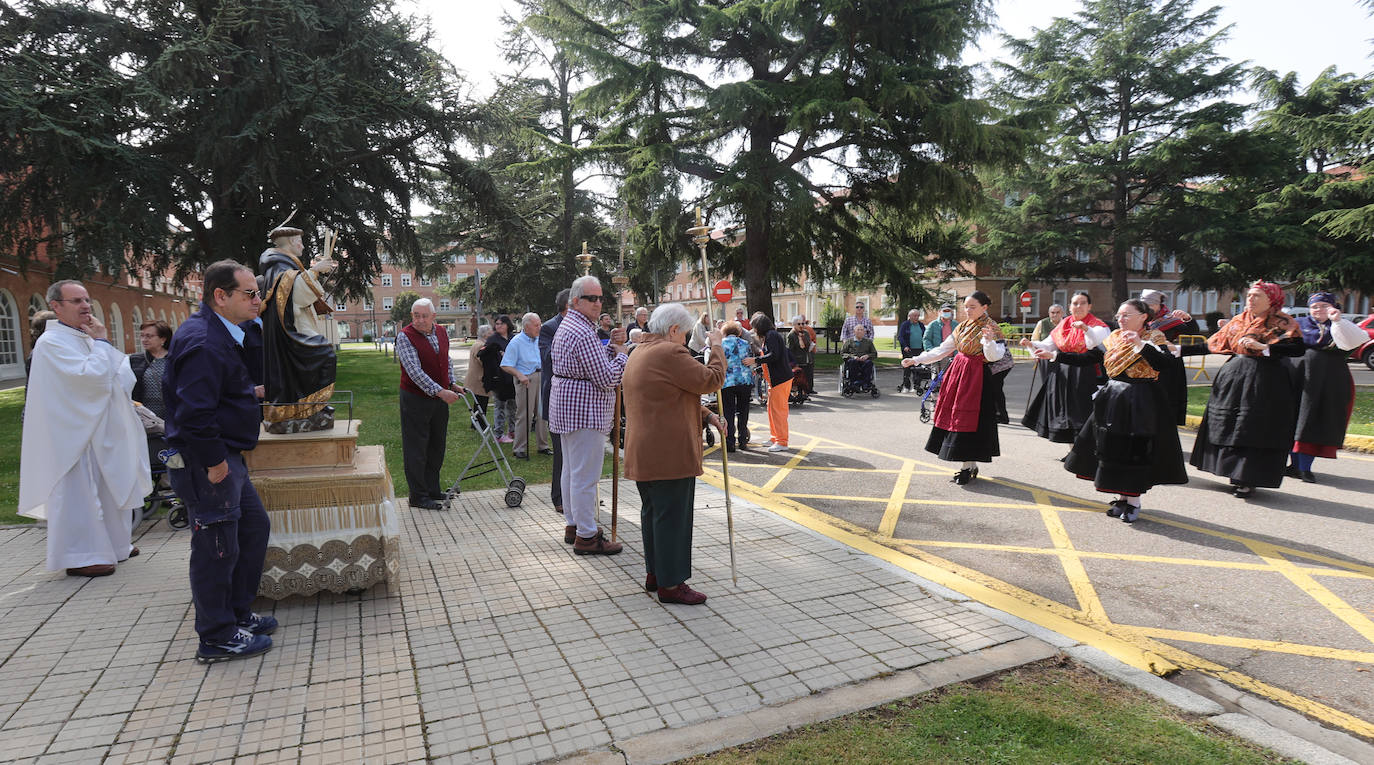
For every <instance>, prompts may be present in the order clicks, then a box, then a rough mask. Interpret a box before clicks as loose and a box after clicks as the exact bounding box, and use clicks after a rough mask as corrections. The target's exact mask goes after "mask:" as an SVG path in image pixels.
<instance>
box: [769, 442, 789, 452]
mask: <svg viewBox="0 0 1374 765" xmlns="http://www.w3.org/2000/svg"><path fill="white" fill-rule="evenodd" d="M768 451H770V452H785V451H787V447H786V446H783V445H782V444H780V443H777V442H774V443H773V445H772V446H770V447H768Z"/></svg>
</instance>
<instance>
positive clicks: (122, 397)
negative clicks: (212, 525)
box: [19, 280, 152, 576]
mask: <svg viewBox="0 0 1374 765" xmlns="http://www.w3.org/2000/svg"><path fill="white" fill-rule="evenodd" d="M47 297H48V304H49V306H50V307H51V308H52V310H53V311H54V312H55V313H56V314H57V319H55V320H49V321H48V326H47V329H46V330H45V331H44V332H43V335H42V336H41V337H39V338H38V342H37V343H36V344H35V345H34V351H33V369H32V371H31V372H30V373H29V383H28V397H27V403H26V404H25V407H24V443H23V451H22V452H21V454H20V467H19V514H20V515H24V516H27V517H29V518H34V519H37V520H46V521H47V522H48V570H49V571H62V570H64V569H65V570H66V572H67V573H68V574H70V575H72V576H106V575H109V574H112V573H114V570H115V564H116V563H118V562H119V561H122V560H125V559H127V558H129V557H130V556H131V555H137V554H138V553H137V548H135V547H133V545H132V544H131V543H130V537H131V535H132V533H133V511H134V509H135V508H137V507H139V506H140V505H142V504H143V498H144V497H145V496H146V495H147V494H148V493H149V492H150V491H152V480H151V477H150V474H149V469H148V447H147V441H146V437H145V436H144V433H143V426H142V425H141V424H140V422H139V419H138V415H137V414H136V413H135V412H134V407H133V402H132V400H131V399H130V397H129V395H130V392H131V391H132V390H133V386H134V373H133V370H131V369H130V368H129V359H128V357H127V356H125V355H124V354H123V353H120V352H119V350H118V349H117V348H115V347H114V346H113V345H111V344H110V342H109V341H108V340H107V339H106V330H105V327H104V325H102V324H101V323H100V322H99V321H98V320H97V319H96V318H95V317H94V316H93V315H92V314H91V299H90V295H89V294H88V293H87V292H86V288H85V287H83V286H81V283H80V282H76V281H71V280H64V281H60V282H56V283H54V284H53V285H52V287H50V288H49V289H48V295H47Z"/></svg>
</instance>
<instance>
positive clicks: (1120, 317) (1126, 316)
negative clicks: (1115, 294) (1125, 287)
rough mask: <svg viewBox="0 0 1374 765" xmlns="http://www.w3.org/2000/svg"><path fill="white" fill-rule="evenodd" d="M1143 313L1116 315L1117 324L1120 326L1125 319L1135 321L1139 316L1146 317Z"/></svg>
mask: <svg viewBox="0 0 1374 765" xmlns="http://www.w3.org/2000/svg"><path fill="white" fill-rule="evenodd" d="M1144 315H1145V314H1143V313H1119V314H1117V315H1116V323H1117V324H1120V323H1121V322H1122V320H1123V319H1134V318H1135V317H1137V316H1144Z"/></svg>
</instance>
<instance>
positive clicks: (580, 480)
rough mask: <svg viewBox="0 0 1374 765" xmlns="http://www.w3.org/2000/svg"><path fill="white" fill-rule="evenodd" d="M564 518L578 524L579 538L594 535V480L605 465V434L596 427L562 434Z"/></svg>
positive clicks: (599, 476) (598, 476) (599, 477)
mask: <svg viewBox="0 0 1374 765" xmlns="http://www.w3.org/2000/svg"><path fill="white" fill-rule="evenodd" d="M560 439H561V442H562V444H563V476H562V478H563V485H562V489H563V521H564V523H566V524H567V525H569V526H576V527H577V535H578V536H579V537H592V536H595V535H596V511H597V495H596V490H597V482H598V481H600V480H601V468H602V466H603V465H604V464H605V459H606V452H605V445H606V434H605V433H602V432H601V431H599V430H574V431H572V432H571V433H564V434H563V435H562V436H561V437H560Z"/></svg>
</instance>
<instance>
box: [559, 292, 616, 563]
mask: <svg viewBox="0 0 1374 765" xmlns="http://www.w3.org/2000/svg"><path fill="white" fill-rule="evenodd" d="M601 298H602V294H601V280H600V279H597V278H596V277H595V276H584V277H582V278H580V279H578V280H577V281H574V282H573V283H572V288H571V291H570V292H569V295H568V309H569V310H568V313H567V314H566V315H565V316H564V317H563V322H562V324H560V325H559V327H558V332H556V333H555V334H554V336H553V347H552V349H551V350H552V353H551V355H552V357H553V370H552V371H553V388H552V390H551V391H550V395H549V430H551V431H553V432H554V433H557V434H558V436H559V438H560V440H561V443H562V447H563V475H562V476H561V478H562V487H563V517H564V523H565V524H566V525H565V526H564V528H563V541H564V542H567V543H568V544H570V545H572V546H573V552H575V553H577V554H578V555H615V554H616V553H618V552H620V549H621V545H620V543H619V542H612V541H610V540H609V539H607V538H606V535H605V533H604V532H603V531H602V530H601V529H599V528H598V527H597V524H596V509H597V496H596V485H597V482H598V481H600V480H601V465H602V461H603V459H604V456H605V445H606V434H608V433H610V431H611V425H612V422H611V419H612V417H611V409H612V408H613V407H614V406H615V389H616V386H617V385H619V384H620V379H621V375H622V374H624V372H625V362H626V360H627V359H628V356H627V355H626V353H625V348H624V343H625V330H623V329H616V330H614V331H613V332H612V333H611V341H610V344H609V345H602V344H601V340H600V339H599V338H597V336H596V321H597V317H598V316H599V315H600V314H601V302H602V300H601Z"/></svg>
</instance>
